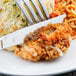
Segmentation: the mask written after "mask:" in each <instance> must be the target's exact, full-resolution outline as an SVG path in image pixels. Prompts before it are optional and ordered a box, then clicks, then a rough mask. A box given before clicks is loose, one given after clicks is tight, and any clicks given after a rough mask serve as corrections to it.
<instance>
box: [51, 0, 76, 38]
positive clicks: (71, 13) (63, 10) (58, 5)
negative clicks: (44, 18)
mask: <svg viewBox="0 0 76 76" xmlns="http://www.w3.org/2000/svg"><path fill="white" fill-rule="evenodd" d="M62 14H66V18H65V19H64V21H67V22H68V24H69V26H70V27H71V28H72V29H73V34H72V39H76V0H55V7H54V10H53V12H52V13H51V14H50V18H53V17H57V16H59V15H62Z"/></svg>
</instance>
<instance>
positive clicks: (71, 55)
mask: <svg viewBox="0 0 76 76" xmlns="http://www.w3.org/2000/svg"><path fill="white" fill-rule="evenodd" d="M71 70H76V40H74V41H72V44H71V47H70V48H69V50H68V52H67V53H66V54H65V55H64V56H63V57H60V58H57V59H55V60H53V61H47V62H37V63H34V62H29V61H27V60H23V59H21V58H19V57H18V56H15V55H14V53H13V52H7V51H3V50H2V51H0V73H5V74H13V75H45V74H58V73H63V72H66V71H71Z"/></svg>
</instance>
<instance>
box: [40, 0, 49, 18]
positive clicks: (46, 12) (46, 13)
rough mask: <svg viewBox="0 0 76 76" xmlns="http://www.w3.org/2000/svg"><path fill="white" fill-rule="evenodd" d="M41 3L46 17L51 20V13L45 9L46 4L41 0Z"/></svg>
mask: <svg viewBox="0 0 76 76" xmlns="http://www.w3.org/2000/svg"><path fill="white" fill-rule="evenodd" d="M39 3H40V4H41V6H42V8H43V10H44V12H45V15H46V17H47V18H48V19H49V13H48V11H47V8H46V7H45V4H44V3H43V0H39Z"/></svg>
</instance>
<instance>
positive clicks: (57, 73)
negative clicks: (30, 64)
mask: <svg viewBox="0 0 76 76" xmlns="http://www.w3.org/2000/svg"><path fill="white" fill-rule="evenodd" d="M75 70H76V68H75V66H72V67H69V68H68V69H65V70H62V71H57V72H55V73H49V72H48V73H40V74H15V73H5V72H0V74H3V75H15V76H19V75H21V76H22V75H34V76H35V75H59V74H64V73H68V72H71V71H75Z"/></svg>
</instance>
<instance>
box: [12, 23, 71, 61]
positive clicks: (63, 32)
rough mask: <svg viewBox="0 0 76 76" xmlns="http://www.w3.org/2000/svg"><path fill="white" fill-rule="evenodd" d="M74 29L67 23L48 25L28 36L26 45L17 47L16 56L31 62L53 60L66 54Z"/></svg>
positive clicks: (15, 48) (25, 41) (25, 40)
mask: <svg viewBox="0 0 76 76" xmlns="http://www.w3.org/2000/svg"><path fill="white" fill-rule="evenodd" d="M71 34H72V29H71V28H70V27H69V25H68V24H67V23H66V22H63V23H62V24H51V23H50V24H48V26H45V27H42V28H39V29H38V30H35V31H34V32H33V33H30V34H29V35H27V36H26V37H25V39H24V43H23V44H21V45H17V46H15V47H14V48H13V49H14V50H15V54H16V55H18V56H19V57H21V58H23V59H27V60H30V61H40V60H51V59H54V58H57V57H60V56H63V54H65V53H66V51H67V49H68V48H69V47H70V43H71V40H72V39H71Z"/></svg>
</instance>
